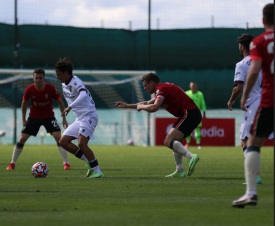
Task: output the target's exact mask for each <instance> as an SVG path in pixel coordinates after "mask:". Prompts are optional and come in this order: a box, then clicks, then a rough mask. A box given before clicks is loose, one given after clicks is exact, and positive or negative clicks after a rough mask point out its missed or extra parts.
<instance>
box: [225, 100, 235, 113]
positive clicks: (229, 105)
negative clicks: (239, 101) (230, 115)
mask: <svg viewBox="0 0 275 226" xmlns="http://www.w3.org/2000/svg"><path fill="white" fill-rule="evenodd" d="M234 103H235V101H230V100H229V101H228V102H227V107H228V109H229V110H230V111H233V110H232V105H233V104H234Z"/></svg>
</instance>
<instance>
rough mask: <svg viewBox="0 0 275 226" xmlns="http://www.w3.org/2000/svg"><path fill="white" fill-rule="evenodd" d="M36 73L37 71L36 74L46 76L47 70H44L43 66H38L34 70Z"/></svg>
mask: <svg viewBox="0 0 275 226" xmlns="http://www.w3.org/2000/svg"><path fill="white" fill-rule="evenodd" d="M34 73H36V74H42V75H43V77H45V71H44V70H43V69H41V68H36V69H35V70H34V71H33V75H34Z"/></svg>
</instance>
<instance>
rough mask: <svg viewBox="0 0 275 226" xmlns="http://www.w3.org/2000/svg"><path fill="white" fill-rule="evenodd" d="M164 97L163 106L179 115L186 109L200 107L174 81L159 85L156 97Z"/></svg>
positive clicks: (173, 113)
mask: <svg viewBox="0 0 275 226" xmlns="http://www.w3.org/2000/svg"><path fill="white" fill-rule="evenodd" d="M157 98H161V99H163V102H162V105H161V107H163V108H164V109H165V110H166V111H168V112H169V113H171V114H172V115H174V116H175V117H179V116H180V114H181V113H182V112H183V111H184V110H191V109H195V108H198V107H197V105H196V104H195V103H194V101H193V100H192V99H191V98H190V97H189V96H187V95H186V94H185V92H184V91H183V90H182V89H181V88H180V87H178V86H176V85H174V84H173V83H161V84H159V85H158V86H157V91H156V97H155V99H157Z"/></svg>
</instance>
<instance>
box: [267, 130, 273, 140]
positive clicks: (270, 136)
mask: <svg viewBox="0 0 275 226" xmlns="http://www.w3.org/2000/svg"><path fill="white" fill-rule="evenodd" d="M268 139H269V140H273V139H274V132H272V133H271V134H270V135H269V136H268Z"/></svg>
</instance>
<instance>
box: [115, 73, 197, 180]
mask: <svg viewBox="0 0 275 226" xmlns="http://www.w3.org/2000/svg"><path fill="white" fill-rule="evenodd" d="M142 82H143V86H144V90H146V91H147V92H148V93H149V94H153V93H155V94H156V97H155V98H154V99H152V100H149V101H145V102H140V103H137V104H126V103H123V102H116V103H115V105H116V106H117V107H119V108H134V109H137V111H141V110H144V111H147V112H156V111H158V110H159V108H160V107H163V108H164V109H165V110H167V111H168V112H169V113H171V114H172V115H174V116H175V117H177V118H178V120H177V121H176V122H175V124H174V125H173V127H172V128H171V129H170V131H169V133H168V135H167V136H166V138H165V140H164V145H165V146H166V147H168V148H171V149H172V150H173V152H174V158H175V162H176V165H177V167H176V171H175V172H174V173H172V174H170V175H167V176H166V177H186V173H185V172H184V170H183V163H182V156H185V157H186V158H187V159H188V160H189V167H188V171H187V175H188V176H191V174H192V173H193V171H194V169H195V166H196V164H197V162H198V161H199V159H200V158H199V156H198V155H197V154H192V153H191V152H189V151H188V150H187V149H186V148H185V147H184V146H183V145H182V143H181V142H182V141H184V140H185V139H186V137H187V136H189V135H190V134H191V133H192V131H193V130H194V129H195V128H196V127H197V126H198V125H199V124H200V122H201V118H202V116H201V112H200V110H199V109H198V107H197V106H196V104H195V103H194V102H193V101H192V99H190V98H189V97H188V96H187V95H186V94H185V93H184V91H183V90H182V89H181V88H180V87H178V86H176V85H174V84H172V83H160V79H159V77H158V76H157V75H156V74H154V73H149V74H147V75H144V76H143V77H142Z"/></svg>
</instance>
